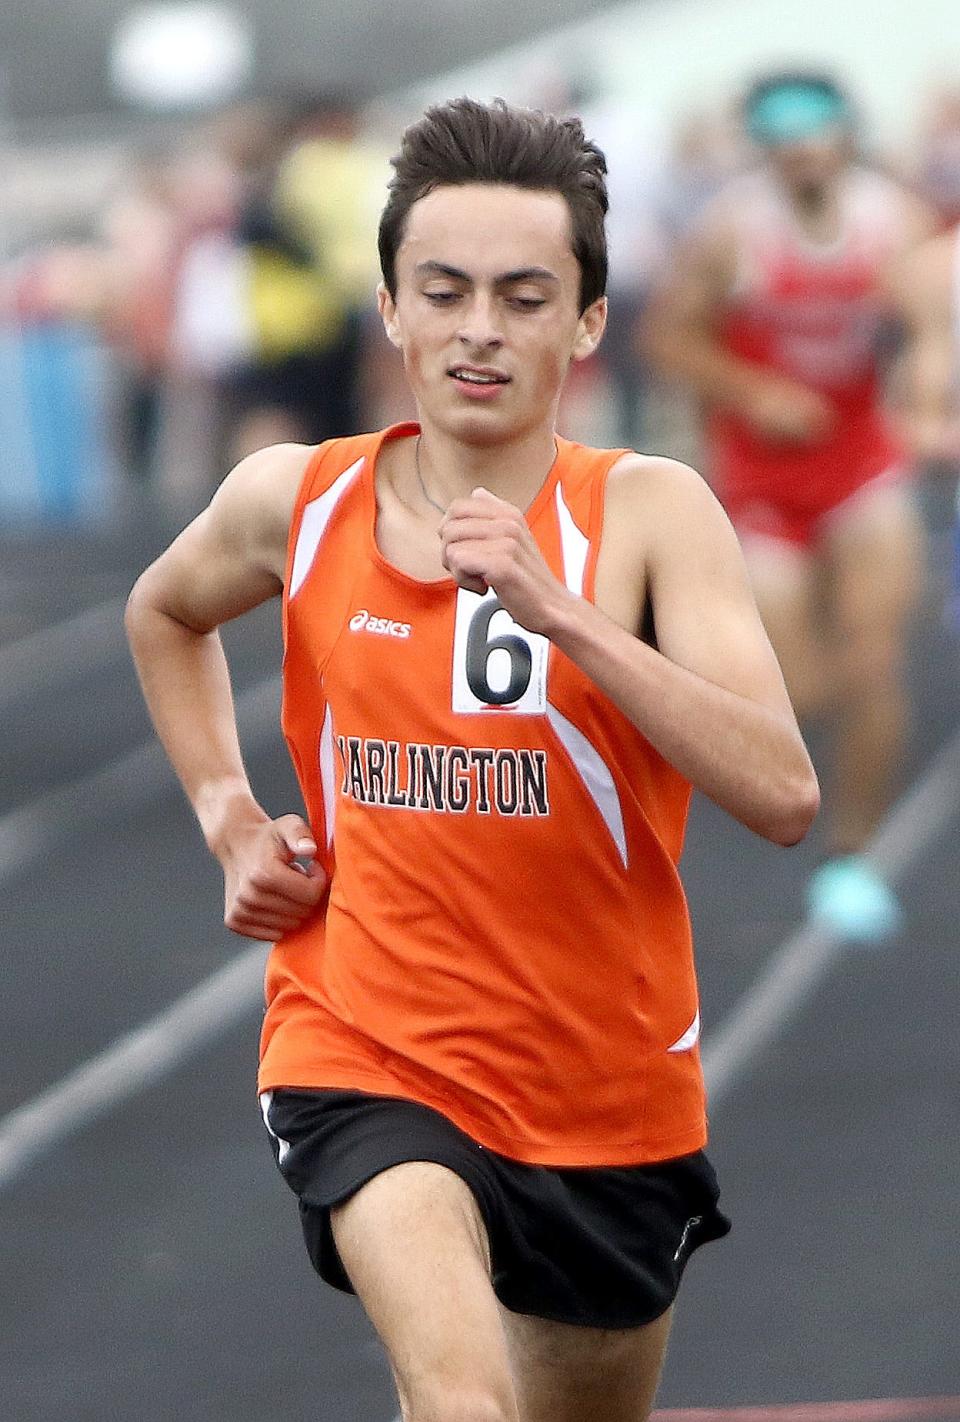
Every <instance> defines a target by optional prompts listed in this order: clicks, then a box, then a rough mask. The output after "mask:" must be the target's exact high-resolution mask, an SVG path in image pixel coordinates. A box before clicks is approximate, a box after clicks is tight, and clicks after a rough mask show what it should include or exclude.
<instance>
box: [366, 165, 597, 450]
mask: <svg viewBox="0 0 960 1422" xmlns="http://www.w3.org/2000/svg"><path fill="white" fill-rule="evenodd" d="M396 274H397V298H396V302H393V301H392V300H391V299H390V296H389V294H388V293H387V292H385V291H384V290H382V289H381V293H380V306H381V313H382V315H383V319H384V324H385V326H386V329H387V333H388V335H389V336H390V339H391V340H392V341H393V342H394V343H395V344H396V345H398V346H399V347H400V349H401V350H402V352H403V359H404V365H405V367H406V372H407V378H408V380H409V381H410V385H411V388H412V390H413V393H414V396H415V398H416V401H417V405H418V408H419V410H420V415H421V419H422V420H423V421H424V422H425V423H428V422H433V423H435V424H436V425H437V426H438V427H439V428H441V429H443V430H445V431H446V432H447V433H449V434H451V435H453V436H454V437H456V438H458V439H462V440H464V441H466V442H467V443H477V444H486V443H498V442H499V441H501V440H503V439H510V438H515V437H517V436H521V435H523V434H526V433H530V432H533V431H534V430H536V429H538V428H540V427H549V428H551V429H552V425H553V420H554V417H555V414H556V407H557V401H558V399H559V395H560V387H561V385H562V383H563V379H564V376H565V375H566V372H567V369H568V367H569V365H570V362H571V360H580V359H583V358H584V356H587V355H589V354H590V352H591V351H592V350H593V349H594V348H595V346H596V344H597V342H598V341H599V339H600V335H601V334H602V330H603V324H604V319H605V314H606V303H605V301H604V300H602V299H601V300H599V301H597V302H594V303H593V305H592V306H590V307H588V309H587V311H586V312H584V314H583V315H582V316H580V315H579V314H578V308H579V295H580V265H579V263H578V261H577V259H576V257H575V256H574V254H573V249H572V247H571V235H570V213H569V209H568V208H567V204H566V202H565V200H564V199H563V198H562V197H561V196H560V194H559V193H550V192H530V191H527V190H525V189H521V188H514V187H508V186H506V185H502V184H480V183H475V184H468V185H464V186H462V187H441V188H437V189H435V190H434V191H433V192H432V193H430V194H428V196H427V197H425V198H421V199H420V201H419V202H417V203H414V205H413V207H412V208H411V209H410V212H409V214H408V217H407V222H406V227H405V230H404V235H403V239H402V241H401V243H400V247H399V250H398V252H397V261H396Z"/></svg>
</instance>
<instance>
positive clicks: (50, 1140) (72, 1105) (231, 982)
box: [0, 943, 267, 1189]
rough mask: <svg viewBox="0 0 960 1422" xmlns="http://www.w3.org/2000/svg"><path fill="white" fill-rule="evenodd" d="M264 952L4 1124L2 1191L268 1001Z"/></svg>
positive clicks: (253, 953)
mask: <svg viewBox="0 0 960 1422" xmlns="http://www.w3.org/2000/svg"><path fill="white" fill-rule="evenodd" d="M266 953H267V949H266V946H265V945H264V944H260V943H258V944H256V945H255V946H254V947H252V948H248V949H247V950H246V952H244V953H241V954H240V956H239V957H237V958H234V959H233V961H232V962H230V963H228V964H227V965H226V967H223V968H220V969H219V970H218V971H217V972H215V973H212V974H211V975H210V977H208V978H205V979H204V981H203V982H201V983H200V984H199V986H197V987H195V988H194V989H193V990H192V991H190V992H188V993H186V994H184V996H183V997H181V998H179V999H178V1000H177V1001H176V1002H175V1003H174V1004H173V1006H172V1007H169V1008H168V1009H167V1010H166V1011H165V1012H161V1013H160V1014H159V1016H157V1017H154V1018H152V1019H151V1020H150V1021H149V1022H146V1023H145V1024H144V1025H143V1026H142V1027H138V1028H136V1029H135V1030H134V1031H132V1032H128V1033H127V1035H126V1036H125V1037H121V1038H120V1040H119V1041H117V1042H115V1043H114V1044H113V1045H112V1046H110V1047H108V1048H107V1049H106V1050H105V1051H103V1052H101V1053H100V1054H99V1055H98V1056H96V1057H93V1058H91V1060H90V1061H88V1062H85V1063H84V1064H83V1065H82V1066H80V1067H78V1068H77V1069H76V1071H73V1072H71V1073H70V1075H69V1076H66V1077H64V1079H63V1080H62V1081H60V1082H58V1083H57V1084H56V1085H55V1086H52V1087H50V1088H49V1090H47V1091H44V1092H42V1093H41V1094H40V1095H39V1096H37V1097H35V1098H34V1100H33V1101H30V1102H28V1103H27V1104H26V1105H24V1106H20V1107H18V1108H17V1109H16V1110H14V1111H11V1112H10V1114H9V1115H7V1116H5V1117H4V1118H3V1120H2V1121H0V1189H2V1188H3V1186H4V1185H9V1184H11V1183H12V1182H13V1181H14V1180H16V1179H17V1178H18V1177H19V1176H20V1175H22V1174H23V1172H24V1171H25V1170H26V1169H28V1167H29V1166H30V1165H31V1164H32V1162H33V1161H34V1160H36V1159H37V1158H38V1157H39V1156H41V1155H43V1154H44V1153H45V1152H46V1151H48V1150H51V1149H52V1148H53V1147H54V1146H56V1145H57V1144H59V1142H60V1141H62V1140H65V1139H66V1138H67V1137H68V1136H72V1135H74V1134H75V1133H76V1132H77V1131H79V1130H80V1129H82V1127H84V1126H88V1125H90V1124H91V1123H92V1122H94V1121H96V1120H97V1119H99V1118H100V1117H101V1116H104V1115H106V1114H107V1113H108V1112H109V1111H112V1110H113V1109H114V1107H116V1106H119V1105H120V1104H121V1103H122V1102H123V1101H126V1100H128V1098H129V1097H131V1096H135V1095H136V1094H137V1092H139V1091H143V1090H144V1089H145V1088H146V1087H148V1086H152V1085H153V1083H154V1082H156V1081H159V1080H161V1078H163V1077H164V1076H166V1075H167V1074H168V1073H169V1072H172V1071H175V1070H176V1069H177V1068H178V1067H179V1066H181V1065H182V1064H183V1063H184V1062H185V1061H187V1060H188V1059H189V1058H190V1057H192V1056H194V1055H195V1054H196V1053H197V1052H200V1051H202V1050H203V1049H204V1048H205V1047H207V1046H208V1045H209V1044H210V1043H211V1042H213V1041H215V1040H216V1039H217V1037H220V1036H222V1035H223V1034H224V1033H225V1032H226V1031H227V1030H228V1029H229V1028H231V1027H232V1026H234V1024H235V1023H239V1022H242V1021H244V1020H245V1019H246V1017H247V1016H248V1015H249V1014H250V1012H251V1011H252V1010H253V1009H254V1008H255V1006H256V1004H257V1002H258V1000H260V1001H262V999H263V970H264V963H265V961H266Z"/></svg>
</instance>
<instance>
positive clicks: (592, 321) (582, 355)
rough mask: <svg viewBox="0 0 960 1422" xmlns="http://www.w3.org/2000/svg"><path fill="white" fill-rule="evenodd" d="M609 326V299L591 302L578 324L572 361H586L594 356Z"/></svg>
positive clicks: (604, 298) (571, 354)
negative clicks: (588, 357)
mask: <svg viewBox="0 0 960 1422" xmlns="http://www.w3.org/2000/svg"><path fill="white" fill-rule="evenodd" d="M606 324H607V298H606V297H605V296H601V297H598V298H597V300H596V301H591V303H590V305H589V306H588V307H587V309H586V311H584V313H583V315H582V316H581V317H580V320H579V321H578V322H577V334H576V337H575V338H574V342H573V350H572V351H571V353H570V358H571V360H586V358H587V356H590V355H593V353H594V351H595V350H596V349H597V346H598V345H599V344H600V338H601V337H602V335H603V332H604V330H605V328H606Z"/></svg>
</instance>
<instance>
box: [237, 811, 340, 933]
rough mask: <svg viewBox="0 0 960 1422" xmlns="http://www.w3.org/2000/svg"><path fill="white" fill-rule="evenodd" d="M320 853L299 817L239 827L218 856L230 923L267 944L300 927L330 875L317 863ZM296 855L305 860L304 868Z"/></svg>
mask: <svg viewBox="0 0 960 1422" xmlns="http://www.w3.org/2000/svg"><path fill="white" fill-rule="evenodd" d="M316 852H317V845H316V841H315V839H314V837H313V834H312V833H311V830H310V827H309V825H307V824H306V823H305V822H304V821H303V820H302V819H301V818H300V816H299V815H281V816H280V818H279V819H276V820H262V821H259V822H257V823H254V824H251V825H248V826H244V828H243V829H237V830H235V831H234V833H233V835H232V836H231V840H230V843H229V845H228V846H226V848H225V849H224V850H223V852H222V853H221V855H220V862H221V864H222V865H223V877H224V912H223V921H224V923H225V924H226V925H227V927H228V928H230V929H232V930H233V932H234V933H239V934H241V935H242V936H243V937H244V938H260V939H263V940H264V941H266V942H268V943H274V942H276V940H277V939H278V938H280V937H282V936H283V934H284V933H287V932H289V931H290V930H291V929H293V928H299V926H300V924H301V923H303V922H304V921H305V920H306V919H308V918H309V917H310V916H311V914H313V913H315V912H316V910H317V908H318V907H319V905H320V904H321V903H322V902H323V899H324V897H325V895H326V892H327V876H326V874H325V873H324V871H323V870H322V869H321V867H320V865H319V864H317V863H315V862H313V855H314V854H316ZM298 859H305V860H307V861H308V863H307V865H306V867H304V866H303V865H301V864H298V863H297V862H296V861H297V860H298Z"/></svg>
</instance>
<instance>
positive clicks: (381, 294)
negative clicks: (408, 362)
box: [377, 282, 403, 351]
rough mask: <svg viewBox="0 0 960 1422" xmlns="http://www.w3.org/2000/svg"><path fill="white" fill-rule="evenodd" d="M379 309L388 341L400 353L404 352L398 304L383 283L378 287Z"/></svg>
mask: <svg viewBox="0 0 960 1422" xmlns="http://www.w3.org/2000/svg"><path fill="white" fill-rule="evenodd" d="M377 309H378V310H379V312H380V319H381V321H382V322H383V329H384V330H385V331H386V333H387V340H388V341H389V342H390V344H391V345H394V346H396V348H397V350H398V351H402V350H403V341H402V340H401V338H400V322H399V321H398V320H397V308H396V304H395V302H394V300H393V297H392V296H391V295H390V293H389V291H388V290H387V288H386V287H385V286H384V284H383V282H381V283H380V285H379V286H378V287H377Z"/></svg>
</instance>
